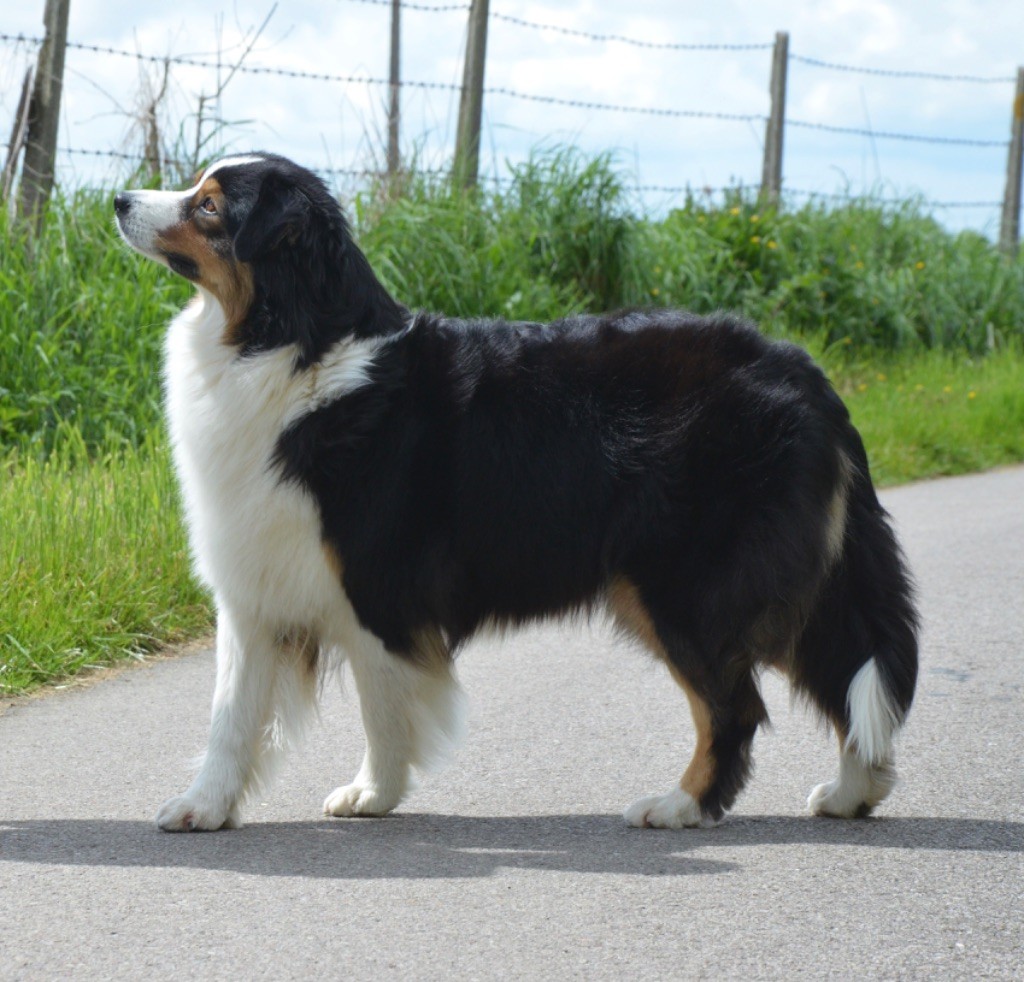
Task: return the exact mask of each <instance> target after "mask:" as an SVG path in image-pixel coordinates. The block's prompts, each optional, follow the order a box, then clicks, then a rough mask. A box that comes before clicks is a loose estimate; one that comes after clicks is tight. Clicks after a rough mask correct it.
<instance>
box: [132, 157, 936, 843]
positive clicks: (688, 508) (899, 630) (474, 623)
mask: <svg viewBox="0 0 1024 982" xmlns="http://www.w3.org/2000/svg"><path fill="white" fill-rule="evenodd" d="M114 208H115V213H116V223H117V225H118V227H119V229H120V232H121V234H122V235H123V237H124V239H125V240H126V241H127V243H128V244H129V245H130V246H131V247H132V248H134V249H135V250H137V251H138V252H140V253H142V254H143V255H144V256H147V257H149V258H150V259H154V260H156V261H157V262H160V263H163V264H165V265H166V266H168V267H169V268H170V269H171V270H173V271H174V272H175V273H177V274H179V275H181V276H183V277H185V278H186V279H188V280H190V281H191V282H192V283H193V284H194V285H195V287H196V292H195V295H194V297H193V299H192V300H191V302H190V303H189V304H188V306H187V307H185V309H184V310H183V311H182V312H181V313H179V314H178V315H177V316H176V317H175V318H174V320H173V321H172V322H171V325H170V328H169V331H168V334H167V339H166V348H165V357H166V374H165V382H166V410H167V417H168V420H169V428H170V435H171V441H172V446H173V454H174V460H175V464H176V468H177V473H178V476H179V479H180V484H181V489H182V492H183V497H184V504H185V510H186V515H187V522H188V528H189V532H190V541H191V547H192V551H193V554H194V560H195V565H196V569H197V571H198V574H199V576H200V577H201V578H202V580H203V581H204V582H205V583H206V584H207V585H208V586H209V588H210V590H211V591H212V594H213V596H214V598H215V602H216V609H217V642H216V660H217V680H216V687H215V694H214V698H213V710H212V721H211V728H210V735H209V743H208V747H207V750H206V753H205V756H204V757H203V759H202V762H201V765H200V766H199V769H198V772H197V775H196V777H195V779H194V781H193V782H192V784H191V786H190V787H189V788H188V790H186V791H185V793H184V794H182V795H180V796H178V797H173V798H171V799H170V800H169V801H167V802H166V803H165V804H164V805H163V806H162V807H161V808H160V810H159V812H158V815H157V824H158V826H159V827H160V828H161V829H165V830H167V831H190V830H197V829H220V828H231V827H237V826H239V825H240V823H241V820H242V816H241V807H242V804H243V802H244V800H245V798H246V795H247V794H249V793H251V792H252V791H253V789H254V788H255V787H257V786H259V784H260V783H261V782H262V781H264V780H266V779H267V776H268V774H269V769H270V762H271V761H272V760H273V759H274V758H275V757H276V756H277V754H276V753H275V752H276V751H278V750H279V749H280V748H281V747H283V746H284V745H286V744H287V743H288V742H289V741H290V739H291V737H292V736H293V735H294V734H295V733H297V732H298V730H299V729H300V727H301V721H302V719H303V718H304V717H305V716H307V715H308V714H307V713H305V710H306V709H307V708H309V707H311V706H312V705H314V704H315V701H316V698H317V695H318V692H319V687H320V682H321V679H322V677H323V674H324V672H325V670H326V668H327V667H328V666H329V665H332V664H337V663H339V662H342V661H343V662H345V663H347V664H348V665H349V666H350V667H351V671H352V674H353V676H354V679H355V685H356V689H357V692H358V696H359V701H360V708H361V712H362V718H363V722H364V726H365V731H366V741H367V745H366V755H365V759H364V761H363V764H362V766H361V768H360V770H359V772H358V773H357V774H356V776H355V778H354V779H353V780H352V782H351V783H350V784H347V785H344V786H342V787H339V788H337V789H336V790H335V791H333V792H332V793H331V794H330V795H328V797H327V800H326V801H325V802H324V811H325V812H326V813H327V814H328V815H333V816H379V815H384V814H386V813H388V812H390V811H391V810H392V809H394V808H395V807H396V806H397V805H398V804H399V802H401V801H402V799H403V797H404V796H405V795H406V793H407V792H408V790H409V788H410V786H411V780H412V775H413V772H414V770H416V769H423V768H426V767H428V766H430V765H431V764H432V763H434V762H435V761H436V760H438V759H439V758H441V757H443V756H444V753H445V752H446V750H447V749H449V748H450V745H451V744H452V742H453V741H454V740H455V739H456V738H457V736H458V731H459V729H460V719H461V717H462V704H463V697H462V694H461V690H460V688H459V686H458V683H457V681H456V678H455V674H454V669H453V657H454V655H455V654H456V653H457V652H458V651H459V649H460V648H461V647H462V646H463V645H464V644H465V642H466V641H467V640H468V639H470V638H471V637H472V636H473V635H474V634H475V633H477V632H478V631H480V630H481V629H485V628H491V627H495V626H497V627H502V628H504V627H510V626H517V625H521V624H525V623H527V622H530V621H532V620H535V619H537V618H547V617H552V616H556V615H559V614H564V613H566V612H577V613H579V612H582V613H584V614H589V613H591V612H594V611H602V610H606V611H608V612H609V613H610V615H611V617H612V619H613V621H614V623H615V624H616V625H617V626H618V627H619V628H620V629H621V632H622V633H623V634H624V635H627V636H628V638H629V639H632V640H634V641H637V642H639V643H640V644H641V645H642V646H644V647H646V648H647V649H648V650H649V651H650V652H651V653H652V654H653V655H654V656H655V657H656V658H657V659H660V660H661V661H662V662H664V663H665V665H666V666H667V667H668V669H669V672H670V673H671V675H672V676H673V678H674V679H675V681H676V682H677V683H678V685H679V687H680V688H681V689H682V690H683V693H684V694H685V696H686V698H687V700H688V702H689V706H690V710H691V712H692V716H693V723H694V727H695V730H696V749H695V751H694V754H693V758H692V761H691V762H690V764H689V766H688V767H687V768H686V770H685V772H684V773H683V775H682V778H681V779H680V780H679V781H678V782H677V783H676V784H674V785H673V786H672V788H671V789H670V790H669V791H668V792H667V793H665V794H655V795H649V796H646V797H642V798H640V799H639V800H638V801H637V802H636V803H635V804H633V805H631V806H630V807H629V808H628V809H627V810H626V812H625V819H626V821H627V822H628V823H629V824H631V825H633V826H637V827H658V828H681V827H696V826H709V825H714V824H716V823H717V822H719V821H720V820H721V819H722V818H723V816H724V815H725V814H726V812H727V811H728V810H729V808H730V807H731V806H732V805H733V803H734V801H735V799H736V797H737V795H738V794H739V792H740V791H741V790H742V788H743V786H744V783H745V781H746V779H747V777H748V774H749V771H750V768H751V745H752V741H753V738H754V734H755V731H756V730H757V729H758V727H759V726H760V725H761V724H762V723H764V722H765V721H766V720H767V712H766V710H765V706H764V703H763V702H762V699H761V696H760V693H759V688H758V678H759V672H760V671H761V670H762V669H764V668H768V667H770V668H774V669H776V670H778V671H780V672H781V673H783V674H784V675H785V676H786V677H787V678H788V680H789V682H790V684H791V686H792V687H793V689H794V690H795V692H796V693H798V694H799V695H801V696H803V697H804V698H805V699H806V700H807V701H808V702H809V703H810V704H811V705H812V706H813V707H814V708H815V709H816V710H817V711H818V712H819V713H820V714H821V715H822V717H823V718H824V719H825V720H827V721H828V722H829V723H830V724H831V726H832V727H833V728H834V730H835V733H836V734H837V737H838V743H839V754H840V760H839V775H838V777H837V778H836V779H835V780H833V781H831V782H829V783H825V784H821V785H818V786H817V787H815V788H814V790H813V791H812V792H811V795H810V798H809V801H808V805H809V809H810V811H811V812H812V813H813V814H815V815H829V816H839V817H844V818H851V817H859V816H864V815H867V814H868V813H869V812H870V811H871V810H872V808H874V807H875V806H876V805H877V804H878V803H879V802H881V801H882V800H883V799H884V798H885V797H886V796H887V795H888V794H889V792H890V790H891V789H892V787H893V784H894V781H895V771H894V767H893V739H894V736H895V735H896V733H897V730H898V729H899V727H900V726H901V725H902V724H903V722H904V721H905V719H906V716H907V712H908V710H909V708H910V705H911V701H912V699H913V694H914V687H915V684H916V677H917V630H918V624H917V615H916V611H915V605H914V599H913V592H912V585H911V582H910V577H909V573H908V571H907V568H906V564H905V562H904V559H903V558H902V555H901V552H900V549H899V545H898V543H897V541H896V538H895V535H894V532H893V530H892V527H891V524H890V521H889V518H888V516H887V514H886V512H885V511H884V510H883V508H882V506H881V505H880V504H879V501H878V498H877V496H876V494H875V491H874V488H873V485H872V481H871V477H870V472H869V469H868V460H867V457H866V455H865V451H864V446H863V443H862V441H861V438H860V436H859V435H858V433H857V430H856V429H855V428H854V427H853V425H852V424H851V422H850V418H849V414H848V412H847V410H846V408H845V406H844V405H843V403H842V401H841V400H840V398H839V397H838V395H837V394H836V392H835V391H834V389H833V388H832V386H831V385H830V383H829V382H828V380H827V379H826V377H825V375H824V374H823V373H822V371H821V370H820V369H819V368H818V367H817V366H816V365H815V364H814V362H813V361H812V360H811V358H810V357H809V356H808V355H807V354H806V353H805V352H804V351H803V350H801V349H800V348H798V347H796V346H794V345H792V344H789V343H784V342H779V341H772V340H769V339H767V338H766V337H764V336H763V335H762V334H760V333H759V332H758V330H757V329H756V328H755V327H753V326H751V325H750V324H748V323H745V322H744V321H742V320H740V319H738V318H736V317H733V316H729V315H726V314H720V315H714V316H708V317H699V316H695V315H691V314H688V313H684V312H680V311H674V310H653V311H646V312H645V311H624V312H619V313H609V314H603V315H594V316H589V315H588V316H571V317H566V318H565V319H563V320H559V321H555V322H553V323H550V324H539V323H524V322H508V321H501V320H485V319H479V320H456V319H453V318H448V317H443V316H437V315H434V314H430V313H424V312H417V313H413V312H410V311H409V310H408V309H407V308H406V307H404V306H403V305H401V304H400V303H398V302H397V301H396V300H394V299H393V298H392V297H391V296H390V295H389V293H388V291H387V290H386V289H385V287H384V286H383V285H382V284H381V282H380V280H379V279H378V278H377V277H376V275H375V274H374V272H373V270H372V269H371V267H370V265H369V263H368V261H367V259H366V258H365V256H364V255H363V253H362V252H361V251H360V250H359V248H358V247H357V246H356V243H355V242H354V241H353V237H352V234H351V232H350V228H349V226H348V224H347V223H346V220H345V218H344V216H343V213H342V211H341V208H340V207H339V205H338V203H337V201H336V200H335V198H334V197H333V196H332V195H331V194H330V192H329V191H328V189H327V187H326V186H325V185H324V183H323V182H322V181H321V180H320V179H319V178H317V177H316V176H315V175H314V174H313V173H311V172H310V171H309V170H306V169H304V168H302V167H300V166H298V165H297V164H295V163H293V162H291V161H289V160H287V159H285V158H283V157H280V156H277V155H274V154H270V153H263V152H257V153H251V154H246V155H244V156H234V157H229V158H225V159H222V160H220V161H218V162H216V163H214V164H213V165H212V166H210V167H208V168H207V169H206V170H205V172H204V173H202V174H201V175H200V176H199V178H198V179H197V181H196V183H195V184H194V186H193V187H190V188H189V189H188V190H186V191H182V192H168V191H125V192H121V193H119V194H117V195H116V197H115V199H114ZM413 247H415V243H410V248H413Z"/></svg>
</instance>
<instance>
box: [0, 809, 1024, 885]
mask: <svg viewBox="0 0 1024 982" xmlns="http://www.w3.org/2000/svg"><path fill="white" fill-rule="evenodd" d="M789 845H822V846H853V847H869V848H876V849H926V850H957V851H961V850H967V851H980V852H1022V851H1024V824H1021V823H1016V822H997V821H984V820H972V819H958V818H884V819H869V820H866V821H859V822H846V821H828V820H821V819H811V818H792V817H776V816H749V815H748V816H739V817H735V818H733V819H732V820H730V821H729V822H728V823H726V824H725V825H723V826H721V827H720V828H717V829H713V830H686V831H680V832H665V831H653V830H652V831H639V830H637V829H630V828H627V827H626V826H624V825H623V824H622V820H621V819H620V818H619V817H618V816H612V815H561V816H547V815H545V816H520V817H475V818H474V817H467V816H450V815H432V814H431V815H422V814H408V813H401V814H399V815H396V816H393V817H391V818H387V819H383V820H365V819H362V820H360V819H355V820H347V821H346V820H326V819H325V820H323V821H319V822H294V823H292V822H287V823H273V822H271V823H265V824H256V825H250V826H247V827H246V828H244V829H242V830H240V831H235V832H225V833H220V834H217V835H210V834H192V835H167V834H165V833H161V832H158V831H157V830H156V828H155V827H154V826H153V825H151V824H150V823H148V822H134V821H116V820H102V819H67V820H33V821H7V822H4V821H0V862H20V863H46V864H54V865H68V866H111V867H158V868H184V869H199V870H222V871H229V872H237V873H247V874H252V875H262V876H308V877H316V878H328V879H387V878H391V877H402V878H414V879H415V878H423V879H432V878H441V879H444V878H460V877H481V876H489V875H491V874H492V873H494V872H495V871H496V870H498V869H500V868H515V869H525V870H555V871H565V872H576V873H628V874H632V875H641V876H687V875H708V874H718V873H728V872H732V871H735V870H738V869H740V868H741V864H740V863H738V862H735V861H734V860H735V858H736V857H735V852H733V853H731V860H730V861H722V860H715V859H709V858H707V853H706V850H708V849H712V848H722V847H729V848H731V849H733V850H735V849H736V848H742V847H759V848H760V847H766V846H767V847H772V846H782V847H785V846H789ZM695 849H700V850H701V851H702V854H701V855H699V856H697V855H688V853H691V852H692V851H693V850H695Z"/></svg>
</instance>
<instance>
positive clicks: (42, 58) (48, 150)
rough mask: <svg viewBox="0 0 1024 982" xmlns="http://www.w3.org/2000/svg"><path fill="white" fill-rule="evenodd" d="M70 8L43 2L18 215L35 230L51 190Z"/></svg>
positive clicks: (64, 2) (57, 0)
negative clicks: (40, 44) (39, 41)
mask: <svg viewBox="0 0 1024 982" xmlns="http://www.w3.org/2000/svg"><path fill="white" fill-rule="evenodd" d="M70 5H71V0H46V8H45V10H44V13H43V24H44V29H45V33H44V36H43V44H42V47H41V48H40V49H39V60H38V62H37V65H36V78H35V85H34V87H33V90H32V100H31V102H30V104H29V111H28V134H27V136H26V138H25V162H24V164H23V166H22V171H21V214H22V215H23V216H24V217H25V218H26V219H28V220H29V221H30V222H32V223H33V224H34V225H35V226H36V228H37V229H38V226H39V223H40V222H41V221H42V216H43V209H44V208H45V206H46V203H47V202H48V201H49V200H50V192H51V191H52V190H53V176H54V170H55V160H56V157H57V125H58V122H59V119H60V95H61V88H62V86H63V82H64V48H65V45H66V44H67V39H68V9H69V7H70Z"/></svg>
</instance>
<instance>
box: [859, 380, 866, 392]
mask: <svg viewBox="0 0 1024 982" xmlns="http://www.w3.org/2000/svg"><path fill="white" fill-rule="evenodd" d="M857 391H858V392H867V391H868V383H867V382H861V383H860V385H858V386H857Z"/></svg>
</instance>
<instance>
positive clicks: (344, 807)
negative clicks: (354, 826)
mask: <svg viewBox="0 0 1024 982" xmlns="http://www.w3.org/2000/svg"><path fill="white" fill-rule="evenodd" d="M401 799H402V796H401V795H400V794H387V793H385V792H383V791H382V790H381V789H380V788H376V787H374V786H373V785H367V784H361V783H358V782H357V783H354V784H346V785H345V786H344V787H342V788H335V789H334V790H333V791H332V792H331V793H330V794H329V795H328V796H327V798H326V799H325V800H324V814H325V815H333V816H334V817H335V818H352V817H353V816H368V817H370V816H374V815H386V814H387V813H388V812H389V811H391V810H392V809H393V808H394V807H395V806H396V805H397V804H398V802H399V801H401Z"/></svg>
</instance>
